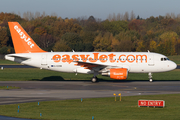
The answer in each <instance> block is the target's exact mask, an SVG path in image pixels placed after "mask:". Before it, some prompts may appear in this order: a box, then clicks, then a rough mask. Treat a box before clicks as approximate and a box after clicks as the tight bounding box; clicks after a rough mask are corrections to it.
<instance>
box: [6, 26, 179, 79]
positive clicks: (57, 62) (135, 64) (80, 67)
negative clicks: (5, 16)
mask: <svg viewBox="0 0 180 120" xmlns="http://www.w3.org/2000/svg"><path fill="white" fill-rule="evenodd" d="M8 24H9V28H10V32H11V36H12V40H13V44H14V49H15V54H8V55H6V56H5V59H7V60H10V61H15V62H18V63H21V64H25V65H29V66H34V67H38V68H41V69H47V70H53V71H59V72H69V73H73V72H74V73H85V74H93V77H92V79H91V80H92V82H96V81H97V77H96V76H97V75H98V74H101V75H105V76H109V77H110V78H112V79H116V80H124V79H127V77H128V73H148V75H149V80H150V81H152V73H155V72H166V71H170V70H174V69H175V68H176V67H177V65H176V64H175V63H174V62H173V61H170V60H169V59H168V58H167V57H166V56H164V55H162V54H158V53H151V52H46V51H44V50H42V49H41V48H39V47H38V45H37V44H36V43H35V42H34V41H33V40H32V38H31V37H30V36H29V35H28V34H27V33H26V31H25V30H24V29H23V28H22V27H21V25H19V23H17V22H9V23H8Z"/></svg>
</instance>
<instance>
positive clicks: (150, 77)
mask: <svg viewBox="0 0 180 120" xmlns="http://www.w3.org/2000/svg"><path fill="white" fill-rule="evenodd" d="M148 75H149V82H152V81H153V79H152V73H151V72H150V73H148Z"/></svg>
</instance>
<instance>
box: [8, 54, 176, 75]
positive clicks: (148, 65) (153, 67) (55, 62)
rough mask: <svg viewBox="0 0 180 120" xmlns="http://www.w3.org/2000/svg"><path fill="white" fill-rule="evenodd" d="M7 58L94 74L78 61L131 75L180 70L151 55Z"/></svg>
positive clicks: (161, 56) (166, 60)
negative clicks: (124, 70)
mask: <svg viewBox="0 0 180 120" xmlns="http://www.w3.org/2000/svg"><path fill="white" fill-rule="evenodd" d="M14 56H16V57H14ZM5 58H6V59H7V60H11V61H15V62H19V63H21V64H26V65H29V66H34V67H38V68H42V69H48V70H53V71H59V72H77V73H92V74H93V73H94V70H95V69H93V70H92V69H85V68H83V66H77V65H75V64H76V61H80V62H83V63H90V64H93V65H101V66H106V67H109V68H127V69H128V72H130V73H149V72H152V73H154V72H165V71H170V70H173V69H175V68H176V67H177V65H176V64H175V63H174V62H173V61H170V60H168V59H167V57H166V56H164V55H162V54H158V53H150V52H44V53H22V54H9V55H6V56H5ZM22 58H23V59H22ZM24 58H27V59H24Z"/></svg>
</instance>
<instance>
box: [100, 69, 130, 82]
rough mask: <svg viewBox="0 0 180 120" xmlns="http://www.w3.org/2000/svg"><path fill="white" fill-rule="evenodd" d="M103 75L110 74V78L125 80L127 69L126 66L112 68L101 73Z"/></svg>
mask: <svg viewBox="0 0 180 120" xmlns="http://www.w3.org/2000/svg"><path fill="white" fill-rule="evenodd" d="M102 75H103V76H110V78H111V79H116V80H125V79H127V77H128V70H127V69H126V68H113V69H109V71H108V72H104V73H102Z"/></svg>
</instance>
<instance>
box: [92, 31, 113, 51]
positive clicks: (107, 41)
mask: <svg viewBox="0 0 180 120" xmlns="http://www.w3.org/2000/svg"><path fill="white" fill-rule="evenodd" d="M112 39H113V35H112V33H109V32H106V33H104V34H102V33H99V34H98V36H97V37H96V38H95V39H94V42H93V46H94V51H101V52H103V51H104V52H105V51H111V50H112V48H111V42H112Z"/></svg>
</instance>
